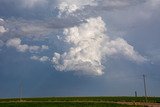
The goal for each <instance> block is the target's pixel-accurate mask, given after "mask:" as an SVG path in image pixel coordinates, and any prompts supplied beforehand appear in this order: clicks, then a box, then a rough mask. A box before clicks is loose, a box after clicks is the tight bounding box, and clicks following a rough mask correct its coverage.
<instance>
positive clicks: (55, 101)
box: [0, 97, 160, 107]
mask: <svg viewBox="0 0 160 107" xmlns="http://www.w3.org/2000/svg"><path fill="white" fill-rule="evenodd" d="M147 101H148V102H150V103H160V97H148V99H147ZM115 102H132V103H133V104H134V102H145V98H144V97H48V98H47V97H45V98H23V99H21V101H20V100H19V99H18V98H12V99H0V107H141V106H133V105H122V104H116V103H115Z"/></svg>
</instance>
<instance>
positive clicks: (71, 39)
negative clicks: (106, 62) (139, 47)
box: [52, 17, 145, 75]
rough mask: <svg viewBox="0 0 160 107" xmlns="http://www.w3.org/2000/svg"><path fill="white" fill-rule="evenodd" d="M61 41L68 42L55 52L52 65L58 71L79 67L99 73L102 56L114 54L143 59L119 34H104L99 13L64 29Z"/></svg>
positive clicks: (100, 72) (90, 72) (82, 70)
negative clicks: (60, 52) (67, 46)
mask: <svg viewBox="0 0 160 107" xmlns="http://www.w3.org/2000/svg"><path fill="white" fill-rule="evenodd" d="M64 35H65V38H64V41H65V42H66V43H68V44H69V45H71V47H70V48H69V50H68V51H67V52H65V53H63V54H62V55H60V54H59V53H54V57H53V59H52V62H53V64H54V65H55V68H56V69H57V70H60V71H80V72H82V73H84V74H91V75H102V74H103V69H104V66H103V65H102V58H104V57H105V56H111V55H115V54H121V55H123V56H125V57H126V56H127V58H130V59H131V60H134V61H137V62H143V61H145V58H143V57H142V56H141V55H139V54H138V53H137V52H135V51H134V49H133V47H132V46H131V45H129V44H128V43H127V42H126V41H125V40H123V39H122V38H118V39H116V40H111V39H110V38H109V36H108V35H107V34H106V27H105V23H104V21H103V20H102V18H101V17H97V18H89V19H87V20H86V23H82V24H80V25H79V26H75V27H72V28H67V29H64Z"/></svg>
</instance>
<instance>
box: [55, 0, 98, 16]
mask: <svg viewBox="0 0 160 107" xmlns="http://www.w3.org/2000/svg"><path fill="white" fill-rule="evenodd" d="M86 5H90V6H93V5H97V3H96V2H95V0H87V1H85V2H84V1H82V0H58V1H57V8H58V10H59V17H61V16H62V14H67V15H68V14H71V13H73V12H76V11H77V10H81V9H83V8H84V6H86Z"/></svg>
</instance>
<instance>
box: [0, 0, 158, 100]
mask: <svg viewBox="0 0 160 107" xmlns="http://www.w3.org/2000/svg"><path fill="white" fill-rule="evenodd" d="M159 28H160V1H159V0H87V1H84V0H0V98H14V97H19V96H20V93H19V91H20V86H22V90H23V92H22V93H23V95H22V96H23V97H49V96H134V93H135V91H137V94H138V95H139V96H144V87H143V75H145V76H146V85H147V94H148V96H160V91H159V90H160V71H159V69H160V48H159V46H160V30H159Z"/></svg>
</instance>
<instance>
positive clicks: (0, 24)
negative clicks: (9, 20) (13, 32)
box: [0, 18, 7, 33]
mask: <svg viewBox="0 0 160 107" xmlns="http://www.w3.org/2000/svg"><path fill="white" fill-rule="evenodd" d="M3 23H5V22H4V20H3V19H2V18H0V33H5V32H7V30H6V29H5V27H4V26H3Z"/></svg>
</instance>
